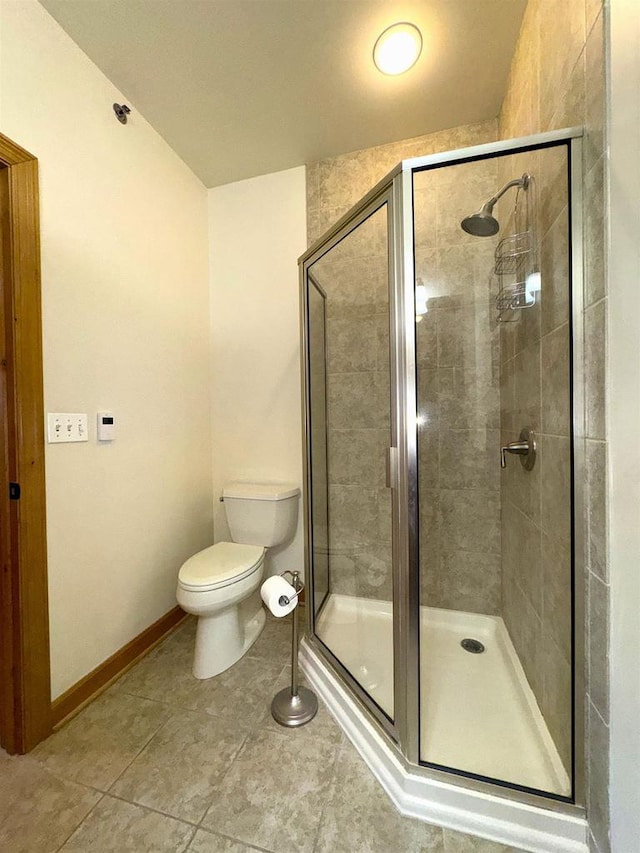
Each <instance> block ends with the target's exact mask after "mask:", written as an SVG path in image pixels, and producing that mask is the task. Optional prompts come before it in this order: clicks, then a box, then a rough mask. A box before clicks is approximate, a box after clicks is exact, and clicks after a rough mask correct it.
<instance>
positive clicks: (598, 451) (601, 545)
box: [586, 439, 609, 582]
mask: <svg viewBox="0 0 640 853" xmlns="http://www.w3.org/2000/svg"><path fill="white" fill-rule="evenodd" d="M586 468H587V484H586V485H587V489H586V492H587V543H588V549H587V559H588V563H589V568H590V569H591V571H592V572H593V573H594V574H596V575H598V576H599V577H600V578H601V579H602V580H604V581H605V582H607V581H608V580H609V573H608V564H607V548H608V536H607V500H606V498H607V482H606V479H607V445H606V444H605V442H603V441H591V440H590V439H588V440H587V442H586Z"/></svg>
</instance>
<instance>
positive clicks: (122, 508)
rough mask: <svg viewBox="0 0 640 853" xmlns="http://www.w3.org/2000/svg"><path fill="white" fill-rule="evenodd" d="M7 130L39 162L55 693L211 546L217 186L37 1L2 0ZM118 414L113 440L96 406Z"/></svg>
mask: <svg viewBox="0 0 640 853" xmlns="http://www.w3.org/2000/svg"><path fill="white" fill-rule="evenodd" d="M0 21H1V37H2V42H1V45H0V47H1V51H0V52H1V63H2V64H1V68H0V78H1V79H2V84H3V97H2V110H1V113H0V129H1V130H2V132H3V133H4V134H6V135H7V136H9V137H10V138H12V139H14V140H15V141H16V142H18V143H19V144H20V145H22V146H24V147H25V148H27V149H29V150H30V151H31V152H33V153H34V154H35V155H36V156H37V157H38V158H39V161H40V177H41V185H40V188H41V225H42V296H43V327H44V328H43V334H44V390H45V407H46V408H47V409H48V410H49V411H72V412H87V413H88V414H89V426H90V440H89V441H88V443H86V444H63V445H55V446H47V450H46V470H47V525H48V543H49V587H50V589H49V593H50V615H51V657H52V688H53V696H54V697H55V696H57V695H58V694H60V693H61V692H62V691H64V690H65V689H66V688H68V687H69V686H70V685H71V684H73V683H74V682H76V681H77V680H78V679H80V678H81V677H82V676H84V675H85V674H86V673H87V672H89V671H90V670H91V669H93V668H94V667H95V666H97V665H98V664H100V663H101V662H102V661H103V660H105V658H107V657H108V656H109V655H110V654H112V653H113V652H114V651H115V650H116V649H118V648H119V647H121V646H122V645H124V644H125V643H126V642H128V641H129V640H131V639H132V637H134V636H135V635H136V634H138V633H139V632H140V631H142V630H143V629H144V628H146V627H147V626H148V625H149V624H151V623H152V622H153V621H155V620H156V619H158V618H159V617H160V616H161V615H162V614H164V613H166V612H167V611H168V610H170V609H171V608H172V607H173V606H174V605H175V581H176V575H177V571H178V568H179V567H180V564H181V562H182V561H183V560H184V559H185V558H186V557H187V556H189V555H190V554H191V553H193V552H194V551H197V550H198V549H200V548H202V547H203V546H204V545H206V544H208V543H209V542H210V541H211V537H212V529H211V520H212V512H211V464H210V459H211V451H210V409H209V393H210V382H209V322H208V312H209V308H208V300H209V294H208V265H207V233H206V216H207V211H206V191H205V189H204V187H203V186H202V185H201V183H200V182H199V181H198V180H197V179H196V178H195V177H194V176H193V174H192V173H191V172H190V171H189V169H187V167H186V166H185V165H184V164H183V163H182V161H181V160H179V158H178V157H177V156H176V155H175V154H174V153H173V152H172V151H171V150H170V149H169V147H168V146H167V145H166V144H165V142H164V141H163V140H162V139H161V138H160V137H159V136H158V135H157V133H155V131H154V130H153V129H152V128H151V127H150V126H149V125H148V124H147V123H146V122H145V121H144V120H143V119H142V117H141V116H140V115H139V114H137V113H136V111H135V105H132V106H133V112H132V115H131V119H130V123H129V124H128V125H127V126H126V127H123V126H122V125H120V124H119V123H118V122H117V121H116V119H115V117H114V115H113V112H112V109H111V105H112V103H113V102H114V101H118V102H122V101H123V100H125V99H124V96H123V95H122V93H120V92H118V91H117V90H115V89H114V87H113V86H112V85H111V83H110V82H109V81H108V80H107V79H106V78H105V77H104V76H103V75H102V74H101V72H99V71H98V69H97V68H96V67H95V66H94V65H92V63H91V62H90V61H89V60H88V59H87V57H86V56H85V55H84V54H83V53H82V52H81V51H80V50H79V49H78V48H77V47H76V45H75V44H74V43H73V42H72V41H71V40H70V39H69V38H68V36H67V35H66V34H65V33H64V32H63V31H62V30H61V29H60V27H59V26H58V25H57V24H56V23H55V22H54V21H53V19H52V18H51V17H50V16H49V15H48V14H47V13H46V12H45V11H44V9H43V8H42V7H41V6H40V5H39V4H38V3H36V2H35V0H34V1H33V2H32V0H24V2H20V3H16V2H9V3H3V4H2V5H1V6H0ZM101 409H110V410H113V412H114V413H115V415H116V418H117V423H118V427H117V429H118V433H117V438H116V440H115V441H114V442H113V444H109V445H98V443H97V442H96V437H95V416H96V412H97V411H98V410H101Z"/></svg>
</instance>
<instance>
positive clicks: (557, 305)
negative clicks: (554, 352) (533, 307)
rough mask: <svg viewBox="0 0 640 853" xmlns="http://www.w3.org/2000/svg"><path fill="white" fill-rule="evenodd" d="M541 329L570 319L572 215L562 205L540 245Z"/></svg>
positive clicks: (543, 332) (552, 327)
mask: <svg viewBox="0 0 640 853" xmlns="http://www.w3.org/2000/svg"><path fill="white" fill-rule="evenodd" d="M540 257H541V264H540V271H541V276H542V291H541V295H540V309H541V312H542V316H541V332H542V334H543V335H546V334H547V333H548V332H552V331H553V330H554V329H557V328H558V326H561V325H562V324H563V323H567V322H568V321H569V290H570V287H571V280H570V277H569V216H568V208H567V207H563V209H562V210H561V211H560V214H559V215H558V217H557V219H556V220H555V222H553V224H552V225H551V227H550V228H549V230H548V231H547V233H546V234H545V235H544V237H543V238H542V241H541V246H540Z"/></svg>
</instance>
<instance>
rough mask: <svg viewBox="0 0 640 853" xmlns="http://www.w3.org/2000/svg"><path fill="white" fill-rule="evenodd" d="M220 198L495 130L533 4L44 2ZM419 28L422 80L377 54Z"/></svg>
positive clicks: (450, 0)
mask: <svg viewBox="0 0 640 853" xmlns="http://www.w3.org/2000/svg"><path fill="white" fill-rule="evenodd" d="M40 2H41V3H42V5H43V6H44V7H45V9H47V10H48V11H49V13H50V14H51V15H53V17H54V18H55V19H56V20H57V21H58V23H59V24H60V25H61V26H62V27H63V28H64V29H65V30H66V31H67V33H68V34H69V35H70V36H71V38H73V39H74V41H75V42H76V43H77V44H78V45H79V46H80V47H81V48H82V50H84V51H85V53H86V54H87V55H88V56H89V57H90V58H91V59H92V60H93V62H95V64H96V65H97V66H98V67H99V68H100V69H101V70H102V71H103V72H104V73H105V74H106V75H107V77H108V78H109V79H110V80H111V81H112V82H113V83H114V84H115V86H117V87H118V89H120V90H121V91H122V92H124V94H125V96H126V98H127V99H129V100H130V101H131V103H132V104H133V105H134V109H135V110H139V111H140V113H142V115H143V116H144V117H145V118H146V119H147V120H148V121H149V122H150V123H151V124H152V125H153V126H154V127H155V128H156V130H157V131H158V132H159V133H160V134H161V135H162V136H163V137H164V139H165V140H166V141H167V142H168V143H169V145H170V146H171V147H172V148H173V149H174V150H175V151H176V152H177V153H178V154H179V155H180V156H181V157H182V159H183V160H184V161H185V162H186V163H187V164H188V165H189V166H190V167H191V168H192V169H193V171H194V172H195V173H196V174H197V175H199V177H200V178H201V179H202V181H203V182H204V183H205V185H206V186H208V187H211V186H217V185H220V184H224V183H229V182H230V181H237V180H241V179H243V178H249V177H253V176H255V175H260V174H264V173H267V172H275V171H279V170H281V169H287V168H291V167H293V166H298V165H302V164H303V163H307V162H311V161H313V160H318V159H322V158H324V157H331V156H335V155H337V154H342V153H345V152H347V151H354V150H358V149H361V148H369V147H371V146H373V145H380V144H383V143H386V142H393V141H396V140H399V139H406V138H410V137H412V136H420V135H422V134H425V133H431V132H433V131H435V130H442V129H444V128H448V127H455V126H456V125H459V124H467V123H470V122H478V121H484V120H485V119H490V118H494V117H495V116H496V115H497V113H498V111H499V109H500V104H501V102H502V97H503V93H504V89H505V84H506V79H507V75H508V71H509V65H510V62H511V58H512V55H513V50H514V46H515V42H516V39H517V35H518V31H519V28H520V23H521V20H522V15H523V12H524V8H525V6H526V0H408V2H402V0H91V2H88V0H40ZM397 21H410V22H412V23H415V24H416V25H417V26H418V27H419V28H420V30H421V31H422V35H423V42H424V46H423V51H422V55H421V57H420V59H419V60H418V63H417V64H416V65H415V66H414V68H413V69H411V70H410V71H408V72H407V73H406V74H404V75H400V76H398V77H388V76H385V75H383V74H380V72H379V71H377V70H376V68H375V66H374V65H373V62H372V58H371V57H372V49H373V44H374V42H375V40H376V38H377V37H378V35H379V34H380V33H381V32H382V30H383V29H384V28H385V27H387V26H389V25H391V24H393V23H396V22H397Z"/></svg>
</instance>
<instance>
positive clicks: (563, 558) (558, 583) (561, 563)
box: [541, 533, 573, 660]
mask: <svg viewBox="0 0 640 853" xmlns="http://www.w3.org/2000/svg"><path fill="white" fill-rule="evenodd" d="M541 540H542V577H543V608H542V621H543V629H544V633H545V635H546V636H548V637H551V639H552V640H553V641H554V643H555V644H556V645H557V646H558V648H559V649H560V651H561V652H562V654H563V655H564V657H565V658H566V659H567V660H570V658H571V639H572V627H573V626H572V624H571V551H570V549H569V546H568V544H567V543H563V542H559V541H558V540H557V539H555V538H554V537H552V536H549V535H548V534H546V533H542V534H541Z"/></svg>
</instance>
